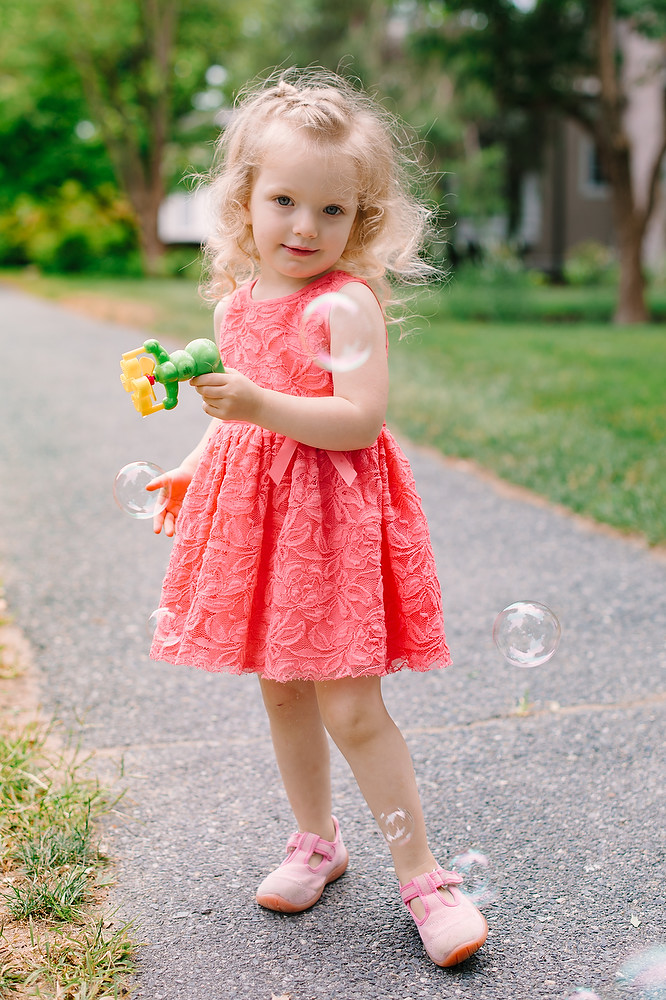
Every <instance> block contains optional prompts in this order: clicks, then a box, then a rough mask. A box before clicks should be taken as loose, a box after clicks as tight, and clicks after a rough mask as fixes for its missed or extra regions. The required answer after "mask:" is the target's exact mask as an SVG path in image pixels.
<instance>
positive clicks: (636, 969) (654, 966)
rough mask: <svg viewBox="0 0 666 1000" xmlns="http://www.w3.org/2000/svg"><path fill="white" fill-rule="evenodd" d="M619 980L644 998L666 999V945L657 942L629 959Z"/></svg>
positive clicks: (622, 967) (618, 974)
mask: <svg viewBox="0 0 666 1000" xmlns="http://www.w3.org/2000/svg"><path fill="white" fill-rule="evenodd" d="M617 978H618V981H619V982H620V983H621V984H622V985H623V986H624V985H626V986H632V987H634V989H636V990H638V991H639V995H640V997H641V998H643V1000H666V946H664V945H661V944H657V945H652V947H650V948H646V949H645V950H644V951H640V952H638V954H637V955H633V956H632V957H631V958H629V959H627V961H626V962H624V963H623V964H622V965H621V967H620V968H619V970H618V973H617Z"/></svg>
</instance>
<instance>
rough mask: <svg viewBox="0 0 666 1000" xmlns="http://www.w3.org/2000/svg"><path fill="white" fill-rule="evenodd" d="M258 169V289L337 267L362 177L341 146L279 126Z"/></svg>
mask: <svg viewBox="0 0 666 1000" xmlns="http://www.w3.org/2000/svg"><path fill="white" fill-rule="evenodd" d="M271 131H272V132H273V135H274V138H275V140H276V141H275V142H274V143H273V144H272V145H271V146H270V148H269V149H268V151H267V153H266V155H265V157H264V159H263V161H262V163H261V166H260V167H259V168H258V170H257V174H256V177H255V179H254V184H253V187H252V194H251V195H250V201H249V203H248V205H247V206H246V210H247V213H248V221H249V223H250V225H251V227H252V235H253V237H254V242H255V245H256V247H257V251H258V254H259V258H260V261H261V267H260V271H261V274H260V278H259V280H258V282H257V286H256V287H257V290H258V291H259V293H260V294H261V295H262V296H263V297H266V298H268V297H271V298H272V297H278V296H281V295H288V294H290V293H291V292H295V291H298V290H299V289H300V288H303V287H304V286H305V285H307V284H308V283H309V282H310V281H312V280H313V279H314V278H318V277H320V276H321V275H323V274H326V273H327V272H328V271H331V270H333V269H334V268H335V265H336V264H337V262H338V261H339V259H340V257H341V256H342V254H343V253H344V250H345V247H346V246H347V242H348V240H349V236H350V234H351V231H352V227H353V225H354V221H355V219H356V213H357V209H358V190H357V187H358V182H357V179H356V173H355V169H354V167H353V165H352V164H351V163H350V162H349V157H348V156H345V154H344V153H343V152H342V150H336V149H333V148H329V149H326V148H324V149H317V148H316V147H314V145H313V144H311V143H309V142H308V141H307V139H306V138H304V137H299V136H298V135H293V134H291V133H290V132H288V131H287V130H286V129H284V128H280V127H278V128H274V129H272V130H271Z"/></svg>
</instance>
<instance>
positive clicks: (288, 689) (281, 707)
mask: <svg viewBox="0 0 666 1000" xmlns="http://www.w3.org/2000/svg"><path fill="white" fill-rule="evenodd" d="M259 684H260V686H261V695H262V698H263V699H264V705H265V706H266V710H267V711H268V712H280V711H290V710H291V709H292V708H295V707H297V706H302V705H303V702H304V700H309V699H312V698H314V697H315V693H314V686H313V684H312V682H311V681H299V680H296V681H284V682H280V681H272V680H266V679H265V678H263V677H260V678H259Z"/></svg>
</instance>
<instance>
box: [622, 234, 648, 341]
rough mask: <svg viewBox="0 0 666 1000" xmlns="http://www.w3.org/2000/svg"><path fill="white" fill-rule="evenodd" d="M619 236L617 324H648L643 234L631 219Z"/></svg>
mask: <svg viewBox="0 0 666 1000" xmlns="http://www.w3.org/2000/svg"><path fill="white" fill-rule="evenodd" d="M618 235H619V241H618V242H619V250H620V286H619V290H618V301H617V306H616V309H615V316H614V317H613V318H614V321H615V322H616V323H647V321H648V320H649V318H650V317H649V314H648V309H647V305H646V302H645V274H644V273H643V263H642V260H641V256H642V255H641V250H642V246H643V232H642V229H641V227H640V226H639V225H637V224H636V220H634V219H629V220H627V224H626V225H625V227H624V229H623V231H620V232H619V233H618Z"/></svg>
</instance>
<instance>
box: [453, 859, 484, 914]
mask: <svg viewBox="0 0 666 1000" xmlns="http://www.w3.org/2000/svg"><path fill="white" fill-rule="evenodd" d="M451 868H452V870H453V871H456V872H458V874H459V875H462V877H463V878H464V880H465V881H464V883H463V885H462V891H463V892H464V893H465V895H466V896H467V897H468V898H469V899H471V901H472V902H473V903H475V904H476V906H481V905H482V904H483V903H492V901H493V900H494V899H495V892H494V890H493V888H492V887H491V885H490V879H489V877H488V858H487V857H486V856H485V854H481V853H480V852H479V851H465V852H464V854H458V855H456V857H455V858H454V859H453V861H452V862H451Z"/></svg>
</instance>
